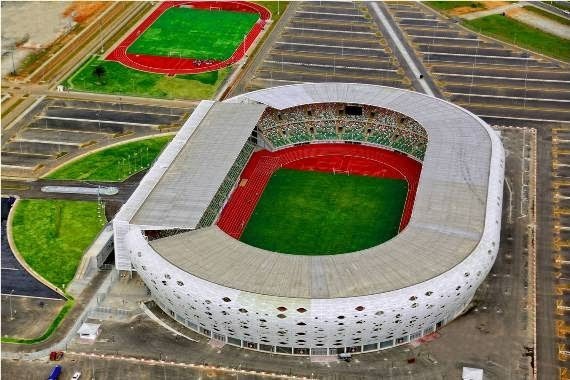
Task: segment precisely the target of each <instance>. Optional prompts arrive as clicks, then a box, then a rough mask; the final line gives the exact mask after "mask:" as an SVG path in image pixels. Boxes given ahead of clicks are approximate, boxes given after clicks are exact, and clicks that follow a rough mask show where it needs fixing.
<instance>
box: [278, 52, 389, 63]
mask: <svg viewBox="0 0 570 380" xmlns="http://www.w3.org/2000/svg"><path fill="white" fill-rule="evenodd" d="M290 53H293V54H290ZM270 55H279V56H284V57H288V56H290V55H293V56H294V57H297V58H321V59H330V57H331V56H335V57H336V58H337V59H340V60H342V61H358V62H374V63H377V62H390V59H389V57H386V58H380V57H374V58H372V57H366V56H363V55H359V56H354V55H341V56H340V57H339V56H338V55H337V54H328V53H320V54H316V53H309V52H304V51H290V50H278V49H274V50H272V51H271V53H270Z"/></svg>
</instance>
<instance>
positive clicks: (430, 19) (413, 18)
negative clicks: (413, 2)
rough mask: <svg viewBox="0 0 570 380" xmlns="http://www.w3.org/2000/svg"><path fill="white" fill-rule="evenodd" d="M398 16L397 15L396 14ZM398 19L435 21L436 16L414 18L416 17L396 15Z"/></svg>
mask: <svg viewBox="0 0 570 380" xmlns="http://www.w3.org/2000/svg"><path fill="white" fill-rule="evenodd" d="M396 17H398V16H396ZM398 19H399V20H400V21H403V20H412V21H435V22H438V20H437V18H416V17H398Z"/></svg>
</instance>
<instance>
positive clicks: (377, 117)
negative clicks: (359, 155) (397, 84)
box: [257, 103, 427, 160]
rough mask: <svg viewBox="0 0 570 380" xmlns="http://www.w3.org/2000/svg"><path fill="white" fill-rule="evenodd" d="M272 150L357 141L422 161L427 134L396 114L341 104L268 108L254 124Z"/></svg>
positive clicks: (376, 108) (370, 107) (415, 124)
mask: <svg viewBox="0 0 570 380" xmlns="http://www.w3.org/2000/svg"><path fill="white" fill-rule="evenodd" d="M257 129H258V131H259V132H260V134H261V136H263V138H264V139H265V141H267V142H268V143H269V144H270V145H271V146H272V147H273V148H281V147H285V146H288V145H293V144H297V143H304V142H310V141H331V140H335V141H357V142H370V143H373V144H378V145H382V146H386V147H390V148H393V149H396V150H399V151H401V152H404V153H407V154H409V155H411V156H414V157H416V158H418V159H420V160H423V158H424V154H425V149H426V145H427V133H426V131H425V129H424V128H423V127H422V126H421V125H420V124H419V123H418V122H416V121H415V120H413V119H411V118H409V117H406V116H404V115H402V114H399V113H397V112H394V111H391V110H387V109H383V108H379V107H373V106H367V105H362V106H350V107H348V106H347V105H346V104H341V103H321V104H309V105H303V106H298V107H292V108H288V109H285V110H277V109H273V108H268V109H267V110H266V111H265V113H264V114H263V116H262V118H261V119H260V121H259V123H258V124H257Z"/></svg>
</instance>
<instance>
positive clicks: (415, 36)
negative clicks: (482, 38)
mask: <svg viewBox="0 0 570 380" xmlns="http://www.w3.org/2000/svg"><path fill="white" fill-rule="evenodd" d="M409 36H410V37H412V38H428V39H429V38H431V39H436V40H459V41H477V38H462V37H444V36H418V35H413V34H410V35H409Z"/></svg>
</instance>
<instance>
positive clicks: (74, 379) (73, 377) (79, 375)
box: [71, 371, 81, 380]
mask: <svg viewBox="0 0 570 380" xmlns="http://www.w3.org/2000/svg"><path fill="white" fill-rule="evenodd" d="M80 377H81V372H79V371H75V373H74V374H73V376H72V377H71V380H78V379H79V378H80Z"/></svg>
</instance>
